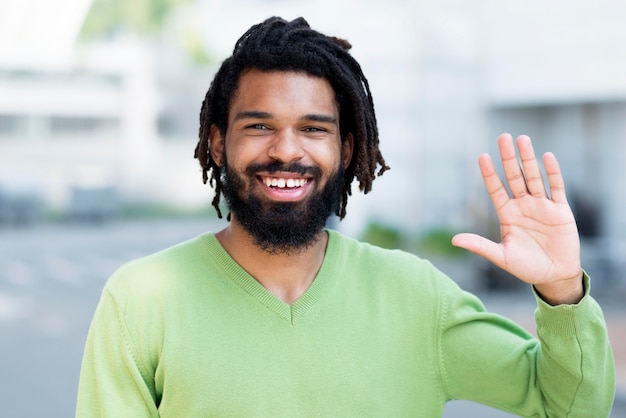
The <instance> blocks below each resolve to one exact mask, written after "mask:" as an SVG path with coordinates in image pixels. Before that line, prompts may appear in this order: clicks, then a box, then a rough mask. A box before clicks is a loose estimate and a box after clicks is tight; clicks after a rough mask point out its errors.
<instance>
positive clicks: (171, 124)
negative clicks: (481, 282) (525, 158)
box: [0, 0, 626, 258]
mask: <svg viewBox="0 0 626 418" xmlns="http://www.w3.org/2000/svg"><path fill="white" fill-rule="evenodd" d="M73 1H74V2H75V5H79V4H81V5H84V4H85V2H87V3H89V2H88V1H87V0H64V2H63V4H67V3H71V2H73ZM9 3H15V4H17V0H14V1H13V2H9ZM31 3H32V7H34V8H38V7H41V2H34V1H33V2H31ZM59 4H61V3H59ZM598 4H602V7H599V6H598ZM590 7H591V9H590ZM14 9H15V8H14ZM75 9H77V10H83V9H84V7H83V9H81V7H75ZM10 11H11V10H8V9H4V10H0V16H7V14H6V13H8V12H10ZM624 12H626V5H624V4H622V3H621V2H611V1H609V0H602V1H601V2H600V3H594V5H593V6H590V5H589V4H588V2H583V1H575V2H572V1H565V0H555V1H553V2H550V3H549V4H546V3H545V2H539V1H522V0H513V1H507V2H499V1H496V0H481V1H476V2H466V1H462V0H447V1H443V2H442V1H436V0H422V1H419V0H393V1H388V2H381V1H377V0H376V1H375V0H365V1H361V2H356V1H350V0H346V1H340V2H337V1H330V0H320V1H319V2H307V1H304V0H296V1H286V0H272V1H270V0H256V1H253V0H231V1H222V0H198V1H197V2H196V3H195V4H192V5H189V6H186V7H185V8H181V9H180V10H178V11H177V12H176V13H175V14H174V15H173V16H172V17H171V19H169V23H168V25H167V26H166V28H165V29H164V32H163V33H162V34H160V36H158V37H156V38H152V39H150V40H149V41H146V40H145V39H143V40H142V39H138V38H132V37H129V36H120V37H117V38H113V39H108V40H105V41H103V42H99V43H90V44H78V45H76V44H74V41H73V40H74V39H75V36H74V37H73V38H72V37H68V36H61V37H60V38H61V39H64V40H65V41H64V43H63V45H65V49H64V51H66V52H65V53H57V54H52V55H53V56H54V57H55V58H54V59H53V58H51V54H44V53H42V52H41V48H40V46H41V45H40V44H41V41H42V38H41V37H40V39H39V41H40V42H39V43H38V42H34V41H32V39H31V41H29V42H30V44H29V45H31V46H30V47H31V48H34V47H33V46H32V45H39V50H40V52H39V53H40V56H39V58H40V59H39V60H26V59H24V54H22V53H20V54H17V52H16V50H17V48H13V49H11V50H7V48H6V46H5V47H2V45H0V184H2V182H3V181H4V182H10V181H13V182H18V183H22V184H29V185H30V186H29V187H32V188H34V189H36V188H37V187H38V188H39V189H40V190H42V193H43V197H44V200H45V202H46V203H47V204H49V205H51V206H52V207H55V208H58V210H71V207H72V204H73V203H72V202H74V204H75V200H73V199H75V198H76V196H80V191H81V190H83V191H84V190H86V189H98V188H100V189H102V190H104V191H106V190H111V189H112V190H115V192H116V195H117V197H118V198H119V199H120V201H121V202H127V201H156V202H164V203H167V204H171V205H180V206H194V205H196V206H197V205H206V204H208V202H209V201H210V199H211V197H212V196H211V194H212V192H211V190H210V189H209V188H208V187H207V186H203V185H202V183H201V180H200V179H201V177H200V172H199V167H198V166H197V163H196V162H195V161H194V160H193V149H194V147H195V142H196V136H197V128H198V113H199V109H200V105H201V102H202V99H203V96H204V93H205V92H206V89H207V88H208V86H209V83H210V80H211V78H212V74H213V71H214V70H215V69H216V66H217V65H218V64H219V63H220V62H221V60H222V59H223V58H225V57H226V56H227V55H229V54H230V52H231V50H232V47H233V45H234V42H235V41H236V39H237V37H238V36H240V35H241V34H242V33H243V32H244V31H245V30H246V29H247V28H248V27H249V26H250V25H252V24H254V23H257V22H258V21H260V20H262V19H264V18H266V17H268V16H270V15H281V16H283V17H285V18H288V19H291V18H295V17H297V16H300V15H302V16H305V17H306V18H307V20H308V21H309V23H310V24H311V26H313V27H314V28H315V29H318V30H320V31H322V32H326V33H331V34H335V35H337V36H341V37H345V38H347V39H349V40H350V41H351V43H352V44H353V45H354V47H353V51H352V53H353V55H354V56H355V57H356V58H357V59H358V60H359V62H361V64H362V67H363V69H364V72H365V74H366V75H367V76H368V78H369V81H370V84H371V88H372V92H373V95H374V100H375V103H376V109H377V114H378V118H379V125H380V126H379V128H380V136H381V147H382V150H383V154H384V155H385V158H386V159H387V162H388V163H389V165H391V167H392V170H391V171H390V172H388V173H386V174H385V175H384V176H383V177H381V178H380V179H378V180H377V181H376V182H375V184H374V188H373V191H372V193H371V196H369V195H368V196H363V195H361V194H360V193H357V192H356V185H355V186H354V189H355V190H354V191H355V192H354V193H353V197H352V198H351V200H350V204H349V205H348V217H347V218H346V220H344V221H343V222H342V223H341V224H340V227H341V228H343V229H344V230H345V231H346V232H347V233H350V234H353V235H357V234H358V233H360V231H362V229H363V228H364V225H365V224H366V223H367V222H370V221H378V222H382V223H386V224H389V225H393V226H396V227H398V228H401V229H402V230H403V231H407V232H414V233H419V232H424V231H427V230H429V229H431V228H441V227H446V228H452V229H457V230H460V229H469V230H476V231H479V232H485V231H489V230H490V225H492V224H493V216H492V213H491V212H490V209H489V207H490V203H489V200H488V197H487V196H486V193H485V192H484V190H483V186H482V181H481V179H480V175H479V172H478V167H477V163H476V160H477V156H478V155H479V154H480V153H481V152H484V151H489V152H491V153H492V154H496V153H497V151H496V149H495V138H496V136H497V135H498V134H499V133H500V132H504V131H508V132H511V133H512V134H514V135H518V134H522V133H526V134H529V135H531V136H532V137H533V140H534V143H535V148H536V150H537V152H538V153H543V152H545V151H553V152H554V153H555V154H556V155H557V157H558V158H559V160H560V162H561V164H562V168H563V172H564V173H565V177H566V182H567V185H568V191H569V192H570V198H571V199H572V202H573V203H574V202H575V205H574V206H575V210H577V216H579V217H580V219H581V220H582V219H586V221H584V222H582V223H585V226H584V228H585V231H590V232H589V234H590V235H589V236H590V237H591V236H599V237H602V238H606V240H608V241H611V243H612V244H611V248H612V250H611V251H613V250H615V251H617V252H618V254H621V255H623V254H624V253H625V252H626V250H625V249H624V248H623V246H624V242H626V212H625V211H623V210H621V208H623V207H624V204H625V203H626V202H625V200H626V194H625V193H623V192H620V189H619V185H620V184H622V183H623V182H624V181H626V166H625V165H624V164H622V163H621V160H622V159H623V158H624V157H626V138H625V135H626V126H625V124H626V117H624V116H626V115H624V113H625V112H626V78H624V77H623V76H622V74H624V73H626V56H624V54H621V53H620V51H621V50H622V45H623V44H624V43H625V41H626V30H624V28H623V25H621V22H620V17H621V16H623V15H624ZM35 15H41V13H39V14H35ZM73 16H74V19H75V21H78V22H80V20H81V19H82V17H84V11H83V13H82V15H81V14H80V13H74V14H73ZM81 16H82V17H81ZM4 19H5V20H6V19H9V18H8V17H4ZM24 19H26V18H25V17H24ZM48 21H51V22H49V23H48V24H49V25H56V26H60V25H59V24H58V22H57V23H54V22H52V21H54V19H48ZM55 22H56V21H55ZM37 23H38V24H43V25H45V24H46V21H43V22H41V21H37ZM56 26H55V27H56ZM69 26H70V27H73V28H76V27H79V26H80V25H79V24H76V23H74V25H73V26H72V25H69ZM0 27H2V25H1V24H0ZM190 29H192V30H194V31H195V33H199V34H200V35H201V37H200V42H201V44H202V46H203V48H204V49H205V51H207V53H208V55H209V56H210V57H211V65H208V66H207V65H205V66H201V67H198V66H195V65H194V64H193V63H192V62H191V61H190V59H189V57H188V56H186V55H185V52H184V51H182V48H181V44H182V43H184V42H183V41H182V40H181V39H182V38H181V36H180V35H181V33H185V31H189V30H190ZM41 32H42V33H45V31H44V30H42V31H41ZM74 33H76V30H74ZM68 39H70V41H68ZM5 44H6V42H5ZM67 45H70V47H71V48H69V49H68V47H67ZM27 46H28V45H27ZM61 49H62V48H61ZM68 50H69V51H70V52H67V51H68ZM3 51H4V52H3ZM7 51H8V52H7ZM15 54H17V55H19V56H20V57H21V58H20V59H18V60H14V61H12V60H11V59H8V58H11V56H12V55H15ZM7 57H8V58H7ZM60 57H64V58H63V59H61V58H60ZM51 63H52V65H51ZM77 190H78V195H77V194H76V193H77ZM592 231H595V232H592ZM585 234H587V232H585ZM594 234H595V235H594ZM622 258H623V257H622Z"/></svg>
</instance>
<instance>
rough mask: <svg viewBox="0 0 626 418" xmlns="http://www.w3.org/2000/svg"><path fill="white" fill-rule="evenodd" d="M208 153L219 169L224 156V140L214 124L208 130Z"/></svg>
mask: <svg viewBox="0 0 626 418" xmlns="http://www.w3.org/2000/svg"><path fill="white" fill-rule="evenodd" d="M209 152H210V153H211V158H213V161H214V162H215V164H217V165H218V166H220V167H221V166H222V161H223V155H224V138H223V137H222V134H221V132H220V130H219V128H218V127H217V126H215V124H213V125H211V128H210V129H209Z"/></svg>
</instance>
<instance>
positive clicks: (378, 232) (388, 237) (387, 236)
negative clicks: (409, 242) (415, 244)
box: [361, 222, 404, 249]
mask: <svg viewBox="0 0 626 418" xmlns="http://www.w3.org/2000/svg"><path fill="white" fill-rule="evenodd" d="M361 241H365V242H369V243H370V244H373V245H377V246H379V247H383V248H389V249H396V248H403V246H404V239H403V237H402V234H401V233H400V231H398V229H397V228H394V227H392V226H388V225H383V224H380V223H378V222H372V223H370V224H369V225H368V226H367V228H366V229H365V232H364V233H363V236H361Z"/></svg>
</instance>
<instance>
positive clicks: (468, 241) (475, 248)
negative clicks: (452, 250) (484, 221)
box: [452, 233, 504, 266]
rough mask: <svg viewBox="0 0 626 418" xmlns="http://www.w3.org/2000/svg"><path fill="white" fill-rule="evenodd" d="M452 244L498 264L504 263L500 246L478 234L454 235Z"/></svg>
mask: <svg viewBox="0 0 626 418" xmlns="http://www.w3.org/2000/svg"><path fill="white" fill-rule="evenodd" d="M452 245H454V246H455V247H459V248H464V249H466V250H467V251H470V252H472V253H474V254H476V255H479V256H481V257H483V258H485V259H487V260H489V261H491V262H492V263H493V264H495V265H497V266H501V265H503V264H504V256H503V254H502V251H501V249H500V246H499V245H498V244H497V243H495V242H493V241H491V240H489V239H487V238H485V237H482V236H480V235H478V234H471V233H461V234H456V235H455V236H453V237H452Z"/></svg>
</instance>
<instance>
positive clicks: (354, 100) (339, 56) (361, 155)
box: [194, 17, 389, 219]
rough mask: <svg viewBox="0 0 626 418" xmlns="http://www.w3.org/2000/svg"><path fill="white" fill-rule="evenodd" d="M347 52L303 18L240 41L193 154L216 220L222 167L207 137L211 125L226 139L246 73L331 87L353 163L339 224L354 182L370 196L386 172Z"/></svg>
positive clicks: (220, 75) (205, 107)
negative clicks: (321, 81)
mask: <svg viewBox="0 0 626 418" xmlns="http://www.w3.org/2000/svg"><path fill="white" fill-rule="evenodd" d="M351 47H352V45H350V43H349V42H348V41H346V40H343V39H339V38H336V37H329V36H326V35H323V34H321V33H319V32H317V31H315V30H312V29H311V28H310V26H309V24H308V23H307V22H306V20H304V19H303V18H298V19H295V20H293V21H291V22H287V21H285V20H283V19H281V18H279V17H272V18H269V19H267V20H265V21H264V22H262V23H260V24H257V25H254V26H252V27H251V28H250V29H249V30H248V31H247V32H246V33H245V34H243V36H242V37H241V38H239V40H238V41H237V43H236V44H235V48H234V50H233V54H232V56H231V57H229V58H227V59H226V60H225V61H224V62H223V63H222V66H221V67H220V68H219V70H218V72H217V74H216V75H215V78H214V79H213V82H212V83H211V86H210V87H209V90H208V91H207V93H206V96H205V98H204V101H203V102H202V108H201V110H200V132H199V141H198V144H197V146H196V150H195V153H194V157H195V158H197V159H198V161H199V162H200V166H201V167H202V179H203V181H204V183H206V182H207V181H209V184H210V185H211V186H213V187H215V197H214V198H213V202H212V204H213V206H214V207H215V209H216V210H217V214H218V216H219V217H220V218H221V217H222V213H221V210H220V208H219V203H220V196H221V194H222V182H221V178H220V167H219V166H218V165H217V164H216V162H215V161H214V160H213V158H212V156H211V152H210V149H209V131H210V128H211V125H215V126H216V127H217V129H219V131H220V134H221V135H222V136H225V135H226V130H227V129H228V112H229V109H230V102H231V99H232V97H233V94H234V93H235V91H236V89H237V84H238V82H239V78H240V76H241V74H242V73H243V72H244V71H246V70H250V69H257V70H260V71H296V72H304V73H307V74H310V75H313V76H317V77H321V78H325V79H327V80H328V81H329V82H330V84H331V85H332V87H333V89H334V91H335V95H336V100H337V105H338V108H339V121H340V122H339V123H340V133H341V138H342V141H344V140H345V138H346V136H347V135H348V134H350V133H352V135H353V137H354V145H355V151H354V154H353V157H352V160H351V162H350V164H349V165H348V167H346V169H345V176H344V187H343V190H342V193H341V201H340V202H339V205H338V206H337V210H336V214H337V215H338V216H339V218H340V219H343V218H344V216H345V215H346V205H347V203H348V195H350V194H351V183H352V180H353V179H355V178H356V179H357V180H358V182H359V189H360V190H361V191H363V192H364V193H368V192H369V191H370V190H371V189H372V182H373V181H374V179H375V178H376V175H377V174H378V176H380V175H382V174H383V172H385V171H386V170H388V169H389V167H388V166H387V165H386V164H385V159H384V158H383V156H382V154H381V152H380V150H379V147H378V127H377V123H376V115H375V114H374V102H373V99H372V94H371V92H370V88H369V83H368V82H367V79H366V78H365V75H363V71H362V70H361V66H360V65H359V63H358V62H356V60H355V59H354V58H353V57H352V56H351V55H350V54H349V52H348V50H349V49H350V48H351ZM379 165H380V169H379V170H378V173H376V169H377V168H378V167H377V166H379ZM209 172H210V178H209Z"/></svg>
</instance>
